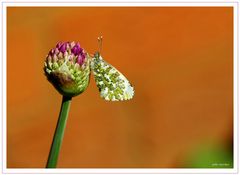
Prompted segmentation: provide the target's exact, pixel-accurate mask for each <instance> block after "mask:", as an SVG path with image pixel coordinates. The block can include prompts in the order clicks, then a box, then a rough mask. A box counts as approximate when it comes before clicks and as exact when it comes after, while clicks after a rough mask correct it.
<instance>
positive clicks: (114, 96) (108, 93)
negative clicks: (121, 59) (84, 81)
mask: <svg viewBox="0 0 240 175" xmlns="http://www.w3.org/2000/svg"><path fill="white" fill-rule="evenodd" d="M91 69H92V70H93V75H94V79H95V82H96V84H97V87H98V89H99V91H100V96H101V97H102V98H103V99H105V100H107V101H123V100H129V99H131V98H133V95H134V89H133V87H132V85H131V84H130V83H129V81H128V80H127V78H126V77H125V76H124V75H123V74H122V73H121V72H119V71H118V70H117V69H116V68H115V67H113V66H112V65H111V64H109V63H107V62H106V61H105V60H103V59H102V57H101V56H100V55H98V56H95V57H94V58H93V59H92V62H91Z"/></svg>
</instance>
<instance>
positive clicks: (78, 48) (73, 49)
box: [71, 43, 82, 56]
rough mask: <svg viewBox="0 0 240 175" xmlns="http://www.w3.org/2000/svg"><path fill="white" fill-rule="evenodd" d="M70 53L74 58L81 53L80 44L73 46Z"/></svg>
mask: <svg viewBox="0 0 240 175" xmlns="http://www.w3.org/2000/svg"><path fill="white" fill-rule="evenodd" d="M71 51H72V53H73V54H74V55H75V56H76V55H79V54H80V53H81V52H82V48H81V47H80V44H79V43H77V44H75V46H73V48H72V49H71Z"/></svg>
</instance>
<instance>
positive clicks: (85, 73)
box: [44, 42, 90, 97]
mask: <svg viewBox="0 0 240 175" xmlns="http://www.w3.org/2000/svg"><path fill="white" fill-rule="evenodd" d="M89 65H90V56H89V55H88V54H87V53H85V51H84V50H83V49H82V48H81V47H80V44H79V43H75V42H59V43H58V44H57V45H56V47H55V48H53V49H51V50H50V51H49V53H48V55H47V57H46V60H45V63H44V71H45V75H46V76H47V79H48V81H49V82H50V83H52V84H53V86H54V87H55V88H56V89H57V90H58V92H59V93H60V94H62V95H64V96H69V97H73V96H76V95H78V94H80V93H82V92H83V91H84V90H85V89H86V88H87V86H88V84H89V76H90V66H89Z"/></svg>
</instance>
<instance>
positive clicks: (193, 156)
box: [7, 7, 233, 168]
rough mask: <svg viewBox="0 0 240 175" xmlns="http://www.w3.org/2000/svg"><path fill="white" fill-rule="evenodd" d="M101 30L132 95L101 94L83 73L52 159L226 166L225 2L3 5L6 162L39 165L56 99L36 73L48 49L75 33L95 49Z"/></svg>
mask: <svg viewBox="0 0 240 175" xmlns="http://www.w3.org/2000/svg"><path fill="white" fill-rule="evenodd" d="M99 35H103V37H104V41H103V50H102V54H103V57H104V58H105V60H107V61H108V62H110V63H111V64H112V65H114V66H115V67H116V68H118V69H119V70H121V72H122V73H123V74H124V75H125V76H126V77H128V79H129V80H130V82H131V83H132V84H133V85H134V87H135V91H136V94H135V97H134V98H133V100H130V101H127V102H112V103H110V102H106V101H104V100H102V99H101V98H100V96H99V93H98V90H97V87H96V85H95V83H94V79H93V77H91V82H90V85H89V87H88V89H87V90H86V91H85V92H84V93H83V94H82V95H80V96H78V97H75V98H74V99H73V101H72V106H71V110H70V116H69V119H68V123H67V127H66V131H65V137H64V141H63V145H62V149H61V153H60V158H59V163H58V167H61V168H82V167H85V168H86V167H87V168H93V167H95V168H99V167H102V168H110V167H115V168H120V167H122V168H124V167H125V168H126V167H128V168H148V167H149V168H150V167H155V168H175V167H178V168H189V167H205V168H222V167H223V168H226V167H227V168H229V167H232V163H233V162H232V142H233V139H232V137H233V102H232V101H233V9H232V8H231V7H8V8H7V167H8V168H44V167H45V164H46V161H47V157H48V153H49V150H50V146H51V142H52V137H53V134H54V130H55V126H56V123H57V118H58V113H59V110H60V105H61V95H59V94H58V92H57V91H56V90H55V89H54V88H53V87H52V85H51V84H50V83H49V82H48V81H47V80H46V77H45V76H44V73H43V62H44V59H45V56H46V54H47V53H48V51H49V50H50V49H51V48H52V47H54V46H55V45H56V43H57V42H59V41H79V42H80V44H81V46H82V47H84V48H85V50H86V51H88V52H89V53H94V52H95V51H96V50H97V49H98V45H97V37H98V36H99Z"/></svg>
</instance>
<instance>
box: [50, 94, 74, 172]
mask: <svg viewBox="0 0 240 175" xmlns="http://www.w3.org/2000/svg"><path fill="white" fill-rule="evenodd" d="M71 99H72V98H71V97H65V96H63V99H62V106H61V111H60V114H59V118H58V123H57V127H56V130H55V133H54V137H53V141H52V146H51V150H50V153H49V156H48V161H47V166H46V168H56V166H57V160H58V155H59V151H60V148H61V145H62V141H63V135H64V129H65V127H66V123H67V118H68V112H69V108H70V104H71Z"/></svg>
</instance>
